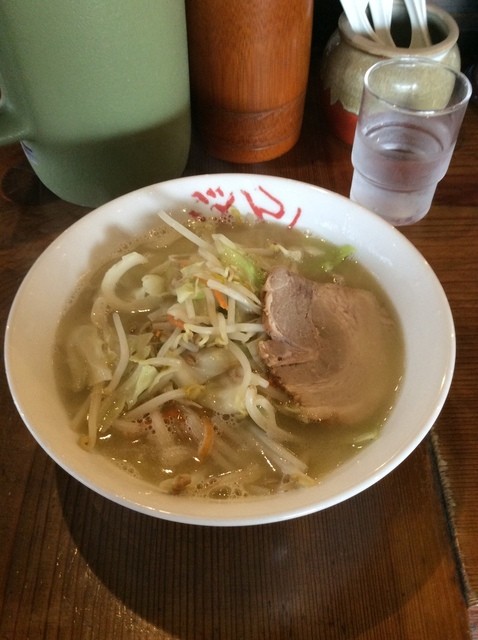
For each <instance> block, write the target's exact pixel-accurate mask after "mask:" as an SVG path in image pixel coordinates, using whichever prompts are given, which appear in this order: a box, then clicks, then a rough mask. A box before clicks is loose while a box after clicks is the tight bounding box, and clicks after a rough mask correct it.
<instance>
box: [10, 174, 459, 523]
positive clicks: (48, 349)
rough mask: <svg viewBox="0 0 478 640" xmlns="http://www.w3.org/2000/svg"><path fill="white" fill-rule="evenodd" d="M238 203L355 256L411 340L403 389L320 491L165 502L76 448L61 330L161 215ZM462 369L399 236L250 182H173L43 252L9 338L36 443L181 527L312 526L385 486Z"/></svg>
mask: <svg viewBox="0 0 478 640" xmlns="http://www.w3.org/2000/svg"><path fill="white" fill-rule="evenodd" d="M231 204H234V206H235V207H236V208H237V209H238V210H239V211H241V212H244V213H246V212H247V213H248V212H251V211H252V212H254V213H255V214H256V215H257V216H259V217H261V218H263V219H264V220H273V221H276V222H280V223H282V224H285V225H291V224H295V225H296V226H297V227H298V228H304V229H307V230H311V231H312V232H313V233H314V234H316V235H318V236H321V237H323V238H325V239H326V240H329V241H331V242H333V243H336V244H344V243H347V244H351V245H353V246H354V247H355V255H356V257H357V259H358V260H359V261H360V262H361V263H362V265H364V266H365V267H366V268H367V269H368V270H369V271H370V272H371V273H372V274H373V275H374V276H375V278H376V279H377V280H378V281H379V282H380V284H381V285H382V287H383V288H384V290H385V291H386V292H387V293H388V295H389V297H390V299H391V301H392V303H393V304H394V306H395V309H396V311H397V313H398V316H399V318H400V321H401V324H402V329H403V334H404V341H405V372H404V377H403V382H402V384H401V388H400V392H399V395H398V399H397V401H396V403H395V406H394V408H393V410H392V412H391V414H390V416H389V418H388V420H387V421H386V423H385V426H384V428H383V431H382V432H381V434H380V436H379V437H378V438H377V440H376V441H374V442H373V443H371V444H370V445H369V446H368V447H366V448H364V449H363V450H361V451H360V452H359V453H357V455H355V457H352V458H351V459H349V460H347V461H346V462H345V463H343V464H342V465H341V466H339V467H338V468H336V469H334V470H333V471H331V472H330V473H329V474H328V475H326V477H324V478H323V479H322V480H321V481H320V483H319V484H318V485H316V486H313V487H308V488H301V489H298V490H293V491H290V492H287V493H284V494H278V495H273V496H268V497H261V498H254V499H252V498H251V499H246V500H234V501H229V502H222V501H221V502H217V501H213V500H205V499H200V498H190V497H186V496H173V495H165V494H163V493H160V492H159V491H156V490H155V488H154V487H152V486H151V485H149V484H147V483H146V482H144V481H142V480H139V479H136V478H133V477H131V476H130V475H129V474H127V473H125V472H124V471H122V470H121V469H119V468H117V467H116V466H114V465H113V463H111V462H109V461H108V460H106V459H105V458H104V457H102V456H101V455H99V454H94V453H93V454H92V453H89V452H87V451H84V450H83V449H82V448H81V447H80V446H79V445H78V441H77V439H78V434H77V433H74V432H73V430H72V429H70V427H69V426H68V419H67V413H66V410H65V407H64V406H63V403H62V401H61V399H60V395H59V392H58V389H57V385H56V382H55V376H54V371H53V366H52V360H53V345H54V339H55V332H56V330H57V326H58V322H59V319H60V316H61V314H62V312H63V310H64V309H65V307H66V305H67V304H68V301H69V300H70V298H71V296H72V293H73V292H74V291H75V288H76V287H77V284H78V281H79V279H80V277H81V276H83V274H85V272H88V271H90V270H95V269H96V268H98V267H99V266H101V265H102V264H103V263H104V261H105V258H106V257H108V256H109V255H111V254H112V253H113V251H114V250H116V249H117V248H118V247H121V246H123V245H124V244H125V243H127V242H128V241H130V240H131V239H132V238H134V237H135V236H139V235H142V234H144V233H145V231H147V230H148V229H149V228H151V226H155V225H157V224H158V218H157V216H156V215H155V212H156V211H157V210H158V209H164V210H166V211H170V212H174V211H183V212H184V211H196V212H198V213H200V214H203V215H206V216H207V215H211V214H212V215H217V214H218V213H220V212H221V211H224V210H225V209H227V207H228V206H230V205H231ZM32 336H35V339H33V340H32ZM454 359H455V335H454V326H453V319H452V315H451V312H450V308H449V305H448V302H447V299H446V296H445V294H444V291H443V289H442V287H441V285H440V283H439V281H438V279H437V277H436V276H435V274H434V273H433V271H432V270H431V268H430V266H429V265H428V263H427V262H426V261H425V259H424V258H423V257H422V255H421V254H420V253H419V252H418V251H417V250H416V249H415V248H414V247H413V245H412V244H411V243H410V242H409V241H408V240H406V239H405V238H404V236H403V235H402V234H401V233H400V232H399V231H397V230H396V229H394V228H393V227H391V226H390V225H389V224H388V223H386V222H384V221H383V220H382V219H381V218H379V217H377V216H375V215H374V214H372V213H370V212H368V211H366V210H365V209H363V208H361V207H360V206H359V205H356V204H354V203H352V202H351V201H350V200H348V199H347V198H345V197H342V196H339V195H337V194H334V193H331V192H329V191H326V190H324V189H321V188H318V187H314V186H311V185H308V184H304V183H300V182H297V181H294V180H288V179H283V178H276V177H271V176H261V175H246V174H217V175H204V176H194V177H188V178H181V179H178V180H172V181H169V182H164V183H161V184H157V185H153V186H150V187H147V188H144V189H140V190H139V191H136V192H134V193H130V194H128V195H125V196H123V197H121V198H118V199H116V200H114V201H112V202H110V203H108V204H106V205H103V206H102V207H100V208H98V209H96V210H95V211H92V212H91V213H89V214H87V215H85V216H84V217H83V218H82V219H80V220H79V221H78V222H76V223H75V224H73V225H72V226H71V227H70V228H68V229H67V230H66V231H65V232H64V233H62V234H61V235H60V236H59V237H58V238H57V239H56V240H55V241H54V242H53V243H52V244H51V245H50V246H49V247H48V248H47V249H46V251H44V253H43V254H42V255H41V256H40V257H39V258H38V260H37V261H36V263H35V264H34V265H33V267H32V268H31V270H30V272H29V273H28V274H27V276H26V277H25V279H24V281H23V283H22V285H21V286H20V289H19V291H18V293H17V295H16V298H15V300H14V303H13V305H12V308H11V311H10V315H9V319H8V324H7V330H6V339H5V362H6V372H7V377H8V382H9V385H10V389H11V392H12V395H13V398H14V400H15V403H16V406H17V408H18V411H19V412H20V415H21V417H22V419H23V420H24V422H25V424H26V425H27V427H28V428H29V429H30V431H31V433H32V435H33V437H34V438H35V439H36V440H37V442H38V443H39V444H40V446H41V447H42V448H43V449H44V450H45V451H46V452H47V453H48V455H49V456H51V458H53V460H55V461H56V462H57V463H58V464H59V465H60V466H61V467H62V468H63V469H65V470H66V471H67V472H68V473H70V474H71V475H72V476H73V477H75V478H76V479H77V480H78V481H80V482H81V483H83V484H84V485H86V486H87V487H89V488H90V489H92V490H93V491H96V492H97V493H99V494H101V495H102V496H104V497H106V498H109V499H110V500H113V501H115V502H117V503H119V504H121V505H124V506H125V507H128V508H130V509H134V510H137V511H139V512H142V513H145V514H149V515H152V516H156V517H160V518H165V519H168V520H173V521H177V522H183V523H190V524H199V525H218V526H237V525H251V524H260V523H269V522H275V521H280V520H286V519H289V518H295V517H298V516H303V515H306V514H310V513H313V512H316V511H319V510H321V509H325V508H327V507H330V506H332V505H335V504H337V503H339V502H341V501H343V500H346V499H348V498H350V497H352V496H354V495H356V494H358V493H359V492H361V491H363V490H364V489H367V488H368V487H370V486H371V485H372V484H374V483H376V482H377V481H379V480H380V479H381V478H383V477H384V476H385V475H387V474H388V473H390V472H391V471H392V470H393V469H394V468H395V467H397V465H399V464H400V463H401V462H402V461H403V460H404V459H405V458H406V457H407V456H408V455H409V454H410V453H411V452H412V451H413V450H414V449H415V447H417V445H418V444H419V443H420V441H421V440H422V439H423V438H424V436H425V435H426V434H427V432H428V431H429V430H430V428H431V427H432V425H433V423H434V422H435V420H436V418H437V416H438V414H439V412H440V410H441V408H442V406H443V404H444V402H445V399H446V396H447V393H448V390H449V386H450V383H451V378H452V374H453V367H454Z"/></svg>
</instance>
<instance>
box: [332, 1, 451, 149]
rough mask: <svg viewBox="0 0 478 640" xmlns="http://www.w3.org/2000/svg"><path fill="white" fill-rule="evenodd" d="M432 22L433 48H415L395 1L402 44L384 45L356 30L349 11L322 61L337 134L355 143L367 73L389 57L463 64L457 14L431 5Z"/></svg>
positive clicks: (396, 34) (402, 10) (397, 33)
mask: <svg viewBox="0 0 478 640" xmlns="http://www.w3.org/2000/svg"><path fill="white" fill-rule="evenodd" d="M427 15H428V27H429V31H430V35H431V39H432V42H433V44H432V45H431V46H430V47H423V48H410V47H409V46H408V45H409V42H410V23H409V21H408V17H407V13H406V10H405V7H404V6H403V5H402V3H401V2H400V3H395V7H394V13H393V21H392V25H393V27H392V35H393V37H394V40H395V42H396V43H397V45H398V46H396V47H393V48H391V47H388V46H385V45H383V46H382V45H380V44H378V43H376V42H374V41H372V40H370V39H369V38H366V37H364V36H360V35H357V34H355V33H354V32H353V31H352V29H351V27H350V24H349V22H348V20H347V18H346V16H345V15H344V14H342V15H341V16H340V18H339V22H338V28H337V30H336V31H335V32H334V33H333V34H332V36H331V38H330V40H329V41H328V43H327V45H326V47H325V50H324V54H323V58H322V65H321V72H320V81H321V88H320V92H321V100H322V105H323V108H324V112H325V117H326V119H327V122H328V125H329V127H330V128H331V130H332V131H333V133H334V134H335V135H336V136H337V137H339V138H340V139H342V140H343V141H345V142H347V143H348V144H352V142H353V138H354V133H355V125H356V122H357V114H358V111H359V108H360V100H361V97H362V85H363V77H364V74H365V72H366V70H367V69H368V68H369V67H370V66H372V64H374V63H375V62H377V61H378V60H380V59H383V58H392V57H395V56H406V55H413V56H424V57H428V58H434V59H435V60H440V61H442V62H445V63H446V64H447V65H448V66H450V67H453V68H454V69H459V68H460V53H459V50H458V46H457V44H456V43H457V40H458V35H459V30H458V25H457V24H456V22H455V20H454V19H453V18H452V16H451V15H450V14H449V13H447V12H446V11H444V10H443V9H440V8H439V7H434V6H432V5H428V7H427Z"/></svg>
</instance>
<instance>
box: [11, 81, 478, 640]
mask: <svg viewBox="0 0 478 640" xmlns="http://www.w3.org/2000/svg"><path fill="white" fill-rule="evenodd" d="M315 86H316V78H315V77H314V76H313V77H312V84H311V92H310V97H309V102H308V105H307V111H306V116H305V122H304V133H303V136H302V138H301V140H300V142H299V144H298V145H297V146H296V148H295V149H293V150H292V151H291V152H289V153H288V154H287V155H285V156H283V157H282V158H279V159H278V160H276V161H273V162H269V163H266V164H261V165H254V166H249V165H241V166H233V165H228V164H225V163H222V162H218V161H216V160H214V159H212V158H209V157H207V156H206V155H205V154H204V153H203V151H202V150H201V148H200V147H199V146H198V145H197V144H196V143H194V144H193V148H192V151H191V157H190V161H189V164H188V167H187V170H186V173H187V174H194V173H206V172H220V171H246V172H256V173H267V174H274V175H281V176H287V177H291V178H296V179H299V180H303V181H306V182H310V183H313V184H316V185H320V186H323V187H327V188H329V189H331V190H333V191H337V192H338V193H342V194H348V189H349V185H350V179H351V173H352V170H351V164H350V148H349V147H347V146H346V145H345V144H343V143H341V142H340V141H338V140H336V139H334V138H332V137H330V136H329V135H328V134H327V132H326V130H325V127H324V125H323V124H322V121H321V120H322V119H321V115H320V108H319V106H318V104H317V99H316V91H315V90H314V88H315ZM0 163H2V165H3V170H4V174H5V175H4V179H3V182H2V186H3V190H4V191H5V192H7V193H8V194H9V195H10V197H12V198H14V199H15V200H16V202H15V201H13V202H12V201H7V200H5V199H2V200H1V201H0V224H1V236H0V314H1V322H2V326H4V325H5V322H6V318H7V313H8V310H9V307H10V304H11V302H12V300H13V297H14V294H15V292H16V289H17V287H18V286H19V284H20V282H21V280H22V278H23V277H24V275H25V273H26V272H27V270H28V268H29V267H30V266H31V264H32V263H33V261H34V260H35V258H36V257H37V256H38V255H39V254H40V253H41V251H42V250H43V249H44V248H45V247H46V246H47V245H48V244H49V243H50V242H51V241H52V240H53V239H54V238H55V237H56V236H57V235H58V234H59V233H60V232H61V231H63V230H64V229H65V228H66V227H67V226H69V225H70V224H71V223H72V222H73V221H75V220H76V219H78V218H79V217H80V216H82V215H84V214H85V212H86V210H85V209H82V208H81V207H78V206H74V205H71V204H68V203H66V202H62V201H60V200H58V199H56V198H54V197H52V196H51V195H50V194H49V193H48V192H46V191H45V190H44V189H42V188H41V187H40V186H39V185H38V183H37V181H36V180H35V179H34V177H33V176H32V174H31V171H30V170H29V169H28V168H27V167H26V166H25V165H24V163H23V161H22V160H21V157H20V156H19V150H18V148H16V147H10V148H5V149H2V150H1V151H0ZM477 166H478V109H477V108H476V106H472V107H470V108H469V110H468V113H467V115H466V120H465V123H464V126H463V131H462V135H461V138H460V141H459V144H458V146H457V149H456V153H455V156H454V159H453V163H452V166H451V168H450V170H449V172H448V174H447V176H446V178H445V179H444V180H443V181H442V183H441V184H440V185H439V188H438V191H437V194H436V197H435V201H434V205H433V207H432V210H431V211H430V213H429V215H428V216H427V217H426V218H425V219H424V220H423V221H422V222H420V223H419V224H417V225H415V226H412V227H410V228H405V229H403V233H404V234H405V235H406V236H407V237H408V238H409V239H410V240H411V241H412V242H413V243H414V244H415V245H416V247H417V248H418V249H419V250H420V251H421V252H422V253H423V254H424V256H425V257H426V258H427V260H428V261H429V262H430V264H431V266H432V267H433V268H434V270H435V271H436V273H437V275H438V277H439V278H440V279H441V281H442V283H443V286H444V288H445V290H446V292H447V294H448V297H449V300H450V304H451V307H452V310H453V314H454V317H455V322H456V330H457V340H458V356H457V364H456V373H455V378H454V382H453V385H452V388H451V392H450V395H449V398H448V401H447V403H446V406H445V408H444V410H443V411H442V413H441V415H440V417H439V419H438V421H437V423H436V426H435V427H434V429H433V431H432V433H431V434H430V436H429V437H427V438H426V439H425V441H424V442H423V443H422V444H421V445H420V446H419V447H418V448H417V449H416V450H415V452H414V453H413V454H412V455H410V457H409V458H408V459H407V460H406V461H405V462H403V463H402V464H401V465H400V466H399V467H398V468H397V469H396V470H395V471H394V472H393V473H391V474H390V475H389V476H387V477H386V478H385V479H383V480H382V481H381V482H379V483H378V484H376V485H375V486H373V487H371V488H370V489H368V490H367V491H365V492H363V493H362V494H360V495H358V496H356V497H355V498H353V499H350V500H348V501H347V502H345V503H342V504H340V505H338V506H336V507H333V508H331V509H328V510H326V511H323V512H320V513H317V514H315V515H311V516H307V517H303V518H300V519H297V520H293V521H288V522H284V523H280V524H273V525H265V526H254V527H246V528H224V529H223V528H207V527H193V526H186V525H179V524H174V523H170V522H166V521H162V520H157V519H154V518H150V517H147V516H143V515H140V514H137V513H134V512H131V511H128V510H126V509H124V508H122V507H120V506H117V505H116V504H113V503H111V502H109V501H107V500H105V499H103V498H101V497H99V496H97V495H95V494H94V493H92V492H91V491H90V490H88V489H86V488H85V487H83V486H82V485H80V484H78V482H76V481H75V480H74V479H72V478H71V477H69V476H68V475H67V474H66V473H65V472H63V471H62V470H61V469H59V468H58V467H57V466H56V465H55V464H54V463H53V462H52V461H51V460H50V459H49V458H48V457H47V456H46V454H45V453H44V452H43V451H42V450H41V449H40V448H39V447H38V446H37V445H36V443H35V442H34V440H33V439H32V437H31V436H30V434H29V432H28V431H27V429H26V428H25V427H24V425H23V423H22V421H21V419H20V417H19V415H18V414H17V412H16V410H15V408H14V406H13V402H12V399H11V397H10V394H9V391H8V388H7V384H6V380H5V377H4V376H2V380H1V386H0V407H1V415H2V421H1V425H0V499H1V503H0V505H1V506H0V596H1V600H0V603H1V604H0V611H1V614H0V639H1V640H26V639H28V638H31V639H36V638H42V639H48V640H49V639H52V638H55V639H58V638H59V639H62V640H63V639H65V640H66V639H67V640H85V639H115V640H125V639H126V638H128V639H129V638H158V639H173V638H174V639H175V640H202V639H204V640H227V639H234V640H241V639H244V640H255V639H257V640H266V639H274V640H276V639H277V640H279V639H284V640H293V639H297V640H321V639H326V640H328V639H331V640H335V639H337V640H339V639H340V640H346V639H352V638H353V639H359V638H360V639H361V640H365V639H367V640H369V639H370V640H371V639H375V640H384V639H389V638H390V639H393V640H405V639H410V640H417V639H420V640H441V639H442V640H461V639H465V638H470V637H471V636H472V635H473V634H474V635H473V637H474V638H478V614H477V611H478V504H477V502H478V432H477V421H478V394H477V393H476V372H477V370H478V313H477V307H478V171H477ZM7 167H10V168H9V169H7Z"/></svg>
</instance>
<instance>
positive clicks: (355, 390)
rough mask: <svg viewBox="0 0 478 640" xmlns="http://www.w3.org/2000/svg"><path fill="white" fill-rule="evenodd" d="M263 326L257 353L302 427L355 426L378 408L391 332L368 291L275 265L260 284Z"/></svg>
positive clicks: (384, 392)
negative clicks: (313, 423)
mask: <svg viewBox="0 0 478 640" xmlns="http://www.w3.org/2000/svg"><path fill="white" fill-rule="evenodd" d="M263 321H264V325H265V328H266V332H267V334H268V336H269V338H270V339H268V340H264V341H263V342H261V343H260V345H259V353H260V355H261V357H262V359H263V361H264V362H265V364H266V365H267V367H268V369H269V370H270V372H271V374H272V376H273V377H274V378H275V379H276V380H277V382H278V383H279V384H280V385H281V386H282V387H283V388H284V389H285V390H286V391H287V392H288V393H289V394H290V396H291V397H292V398H293V399H294V400H295V401H296V402H297V403H298V404H300V405H301V416H300V417H301V419H302V420H303V421H305V422H310V421H316V420H336V421H340V422H343V423H356V422H358V421H361V420H364V419H366V418H368V417H369V416H371V415H372V414H373V413H374V412H375V411H377V409H378V408H379V406H380V405H381V403H383V401H384V398H385V397H386V395H387V393H388V392H389V386H390V362H389V355H390V342H391V335H392V334H391V331H393V330H394V329H393V321H392V320H391V318H390V317H389V316H388V314H387V313H386V312H385V310H384V309H383V308H382V307H381V306H380V304H379V303H378V301H377V299H376V297H375V296H374V295H373V294H372V293H371V292H369V291H366V290H364V289H353V288H350V287H346V286H342V285H339V284H332V283H327V284H319V283H317V282H314V281H312V280H308V279H307V278H304V277H302V276H300V275H298V274H296V273H293V272H291V271H289V270H288V269H286V268H283V267H277V268H275V269H274V270H273V271H272V272H271V273H270V275H269V277H268V279H267V281H266V283H265V287H264V318H263Z"/></svg>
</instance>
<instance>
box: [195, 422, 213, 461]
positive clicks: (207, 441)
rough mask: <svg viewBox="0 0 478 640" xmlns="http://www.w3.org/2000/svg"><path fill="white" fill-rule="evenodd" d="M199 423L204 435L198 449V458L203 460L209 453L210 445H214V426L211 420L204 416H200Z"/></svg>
mask: <svg viewBox="0 0 478 640" xmlns="http://www.w3.org/2000/svg"><path fill="white" fill-rule="evenodd" d="M201 423H202V425H203V427H204V434H203V437H202V440H201V443H200V445H199V449H198V458H199V459H200V460H204V458H206V457H207V456H208V455H209V454H210V453H211V449H212V445H213V444H214V426H213V424H212V421H211V419H210V418H209V417H208V416H206V415H202V416H201Z"/></svg>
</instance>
